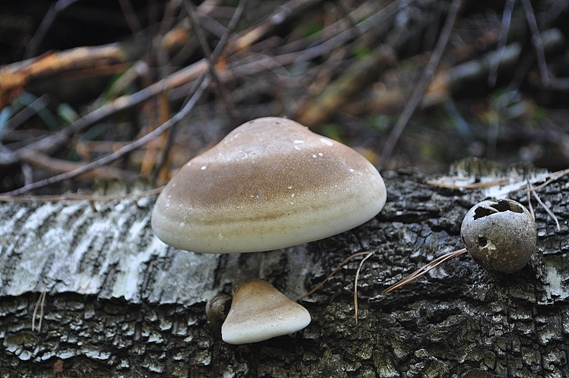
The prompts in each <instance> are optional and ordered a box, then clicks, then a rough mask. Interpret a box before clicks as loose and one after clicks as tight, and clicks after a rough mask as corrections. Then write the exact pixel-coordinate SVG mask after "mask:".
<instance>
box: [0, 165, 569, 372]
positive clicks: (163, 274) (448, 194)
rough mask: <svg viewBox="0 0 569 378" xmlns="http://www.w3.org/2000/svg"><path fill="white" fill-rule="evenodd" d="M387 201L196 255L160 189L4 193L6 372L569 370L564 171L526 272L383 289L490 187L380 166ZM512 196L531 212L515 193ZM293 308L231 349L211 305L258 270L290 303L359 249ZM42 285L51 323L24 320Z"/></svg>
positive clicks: (452, 267)
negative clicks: (269, 238)
mask: <svg viewBox="0 0 569 378" xmlns="http://www.w3.org/2000/svg"><path fill="white" fill-rule="evenodd" d="M384 178H385V181H386V185H387V188H388V202H387V204H386V206H385V208H384V209H383V210H382V212H381V213H380V214H379V215H378V216H377V217H376V218H375V219H372V220H371V221H369V222H367V223H366V224H364V225H362V226H360V227H358V228H356V229H354V230H351V231H348V232H346V233H343V234H340V235H337V236H334V237H331V238H328V239H325V240H321V241H318V242H314V243H309V244H306V245H301V246H297V247H293V248H287V249H285V250H279V251H273V252H267V253H251V254H234V255H203V254H195V253H191V252H186V251H181V250H176V249H174V248H170V247H168V246H166V245H165V244H163V243H162V242H160V241H159V240H158V239H157V238H156V237H155V236H154V234H153V232H152V229H151V227H150V216H151V210H152V207H153V204H154V200H155V196H154V197H144V198H138V199H123V200H114V201H105V202H100V201H95V202H89V201H59V202H47V203H43V202H32V203H20V202H5V203H1V204H0V218H1V220H0V235H1V236H0V238H1V240H0V274H1V276H0V376H2V377H16V376H17V377H45V376H56V375H57V376H66V377H78V376H88V377H109V376H129V377H131V376H145V377H153V376H171V377H222V376H223V377H491V376H498V377H505V376H511V377H536V376H543V377H564V376H569V367H568V363H567V360H568V350H567V349H568V343H567V338H568V336H569V335H568V334H569V302H568V298H569V259H568V254H569V239H568V233H569V225H568V222H569V219H568V218H569V216H568V214H569V209H568V206H569V200H568V198H569V195H568V194H569V180H568V179H567V177H561V178H560V179H559V180H557V181H554V182H552V183H550V184H549V185H547V186H546V187H545V188H543V189H540V190H539V191H538V194H539V196H540V198H541V199H542V200H543V202H545V203H546V204H548V206H549V207H550V208H551V210H552V211H553V212H554V213H555V215H556V216H557V218H558V220H559V222H560V227H561V228H560V230H558V229H557V228H556V225H555V222H554V221H553V220H552V218H550V217H549V216H548V214H547V213H546V211H545V210H544V209H543V208H542V207H539V206H538V205H537V203H536V202H535V201H534V202H533V207H534V209H535V212H536V222H537V227H538V247H537V250H536V253H535V254H534V256H533V257H532V259H531V261H530V262H529V263H528V265H527V266H526V267H525V268H523V269H522V270H521V271H520V272H517V273H514V274H509V275H502V274H496V273H491V272H488V271H486V270H484V269H483V268H481V267H479V266H478V265H477V264H476V263H474V262H473V261H472V260H471V259H470V257H469V256H468V255H462V256H460V257H458V258H455V259H453V260H451V261H449V262H447V263H445V264H444V265H443V266H442V267H441V268H439V269H436V270H434V271H432V272H431V273H430V274H428V275H427V276H425V277H423V278H421V279H419V280H418V281H417V282H414V283H411V284H409V285H408V286H406V287H404V288H402V289H400V290H397V291H395V292H393V293H390V294H382V291H383V290H384V289H385V288H387V287H388V286H389V285H391V284H393V283H395V282H396V281H397V280H399V279H401V278H402V277H404V276H405V275H407V274H409V273H411V272H412V271H413V270H415V269H417V268H418V267H420V266H423V265H425V264H426V263H428V262H429V261H431V260H433V259H434V258H435V257H438V256H440V255H442V254H444V253H447V252H451V251H453V250H457V249H460V248H462V247H463V245H462V243H461V241H460V226H461V222H462V218H463V217H464V215H465V214H466V212H467V210H468V209H469V208H470V207H471V206H472V205H474V204H475V203H477V202H478V201H480V200H481V199H483V197H484V196H485V195H486V194H485V193H487V192H483V191H481V190H457V189H448V188H441V187H437V186H433V185H429V184H427V183H426V181H425V177H423V176H421V175H419V174H417V173H413V172H398V173H393V172H390V173H386V174H384ZM511 198H513V199H515V200H518V201H519V202H522V203H524V204H526V205H527V195H526V193H525V192H524V191H518V192H515V193H513V194H512V195H511ZM361 251H370V252H374V254H373V255H372V256H371V257H370V258H369V259H368V260H367V261H366V262H365V263H364V264H363V266H362V270H361V273H360V275H359V283H358V298H359V322H358V324H356V323H355V321H354V302H353V290H354V278H355V274H356V270H357V268H358V266H359V264H360V261H361V257H357V258H355V259H354V260H352V261H351V262H349V263H348V264H347V265H345V266H344V267H342V268H341V269H340V270H339V271H338V272H337V274H336V275H335V276H333V277H332V278H331V279H330V280H329V281H328V282H326V283H325V284H324V285H323V287H322V288H321V289H320V290H318V291H317V292H316V293H315V294H313V295H311V296H309V297H308V298H307V299H305V300H304V301H302V302H301V303H302V304H303V305H304V306H305V307H306V308H307V309H308V310H309V311H310V313H311V315H312V323H311V324H310V325H309V326H308V327H307V328H306V329H304V330H303V331H300V332H297V333H295V334H293V335H290V336H283V337H279V338H276V339H272V340H268V341H265V342H260V343H256V344H250V345H240V346H234V345H228V344H225V343H224V342H222V341H221V339H220V336H219V329H218V328H217V327H215V326H213V325H212V323H210V322H208V321H207V318H206V314H205V304H206V302H207V301H208V300H210V299H211V298H212V297H214V296H215V295H216V294H218V293H228V294H230V293H231V291H232V290H233V288H234V287H235V286H236V285H237V284H239V283H241V282H243V281H245V280H248V279H254V278H263V279H266V280H268V281H270V282H271V283H273V284H274V285H275V286H276V287H277V288H278V289H280V290H281V291H282V292H284V293H285V294H286V295H288V296H289V297H291V298H293V299H297V298H299V297H300V296H301V295H302V294H304V293H306V292H307V291H308V290H310V289H311V288H313V287H314V286H315V285H317V284H318V283H320V282H321V281H322V280H323V279H324V278H325V277H326V276H327V275H328V274H329V273H330V272H331V271H332V269H333V268H334V267H335V266H336V265H337V264H338V263H339V262H341V261H342V260H344V259H345V258H346V257H348V256H349V255H351V254H352V253H355V252H361ZM42 292H45V293H46V297H45V305H44V307H43V316H42V325H41V330H39V331H38V330H37V326H38V322H39V314H40V313H41V312H42V309H41V308H40V307H41V306H40V307H38V309H37V314H36V319H35V327H36V328H35V329H32V316H33V313H34V309H35V308H36V302H37V301H38V298H39V297H40V294H41V293H42Z"/></svg>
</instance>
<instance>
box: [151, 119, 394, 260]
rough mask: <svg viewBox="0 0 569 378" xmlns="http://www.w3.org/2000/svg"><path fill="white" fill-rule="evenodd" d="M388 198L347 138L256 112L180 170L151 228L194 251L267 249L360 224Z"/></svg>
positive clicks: (166, 239) (376, 175)
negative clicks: (339, 138)
mask: <svg viewBox="0 0 569 378" xmlns="http://www.w3.org/2000/svg"><path fill="white" fill-rule="evenodd" d="M385 200H386V190H385V185H384V183H383V180H382V178H381V176H380V175H379V173H378V171H377V169H376V168H375V167H374V166H373V165H372V164H371V163H369V162H368V161H367V160H366V159H365V158H364V157H363V156H361V155H360V154H358V153H357V152H355V151H354V150H352V149H351V148H349V147H347V146H345V145H343V144H341V143H338V142H336V141H333V140H331V139H328V138H325V137H323V136H320V135H318V134H314V133H312V132H311V131H309V130H308V128H306V127H304V126H302V125H300V124H299V123H296V122H294V121H291V120H287V119H283V118H273V117H269V118H260V119H257V120H254V121H250V122H247V123H245V124H243V125H241V126H240V127H238V128H236V129H235V130H233V131H232V132H231V133H229V134H228V135H227V136H226V137H225V138H224V139H223V140H222V141H221V142H220V143H219V144H217V145H216V146H214V147H213V148H211V149H210V150H208V151H206V152H204V153H203V154H201V155H199V156H196V157H195V158H194V159H192V160H190V162H188V163H187V164H185V165H184V166H183V167H182V168H181V169H180V170H179V171H178V172H177V174H176V175H175V176H174V177H173V178H172V180H171V181H170V182H169V183H168V185H167V186H166V187H165V188H164V190H163V191H162V193H161V194H160V196H159V198H158V200H157V202H156V206H155V208H154V211H153V214H152V228H153V229H154V232H155V233H156V235H157V236H158V237H159V238H160V239H161V240H162V241H164V242H165V243H167V244H169V245H172V246H174V247H176V248H181V249H185V250H189V251H194V252H204V253H237V252H258V251H267V250H273V249H279V248H285V247H290V246H293V245H297V244H302V243H306V242H310V241H314V240H318V239H323V238H326V237H329V236H332V235H335V234H338V233H341V232H344V231H347V230H349V229H351V228H354V227H356V226H358V225H360V224H362V223H364V222H366V221H368V220H369V219H371V218H373V217H374V216H375V215H376V214H377V213H379V211H380V210H381V209H382V207H383V205H384V204H385Z"/></svg>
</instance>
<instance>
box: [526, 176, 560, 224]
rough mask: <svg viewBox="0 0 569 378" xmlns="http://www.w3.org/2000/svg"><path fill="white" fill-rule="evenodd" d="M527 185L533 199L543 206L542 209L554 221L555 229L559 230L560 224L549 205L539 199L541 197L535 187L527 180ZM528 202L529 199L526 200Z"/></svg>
mask: <svg viewBox="0 0 569 378" xmlns="http://www.w3.org/2000/svg"><path fill="white" fill-rule="evenodd" d="M528 187H529V190H530V192H531V193H532V194H533V197H534V198H535V200H536V201H537V202H538V203H539V204H540V205H541V207H543V209H544V210H545V211H546V212H547V214H549V216H550V217H551V218H553V220H554V221H555V225H556V226H557V231H561V226H560V225H559V220H558V219H557V217H556V216H555V214H553V211H551V209H550V208H549V206H547V205H546V204H545V203H543V201H542V200H541V198H539V196H538V195H537V193H536V191H535V189H534V188H533V186H532V185H531V183H529V182H528ZM528 203H529V200H528ZM534 218H535V217H534Z"/></svg>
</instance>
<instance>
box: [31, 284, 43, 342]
mask: <svg viewBox="0 0 569 378" xmlns="http://www.w3.org/2000/svg"><path fill="white" fill-rule="evenodd" d="M45 296H46V289H45V288H44V289H43V290H42V292H41V293H40V296H39V298H38V301H37V302H36V305H35V307H34V312H33V314H32V331H34V330H37V331H38V332H40V331H41V324H42V321H43V314H44V310H43V307H44V304H45ZM38 308H39V310H40V315H39V322H38V327H37V329H36V316H37V313H38Z"/></svg>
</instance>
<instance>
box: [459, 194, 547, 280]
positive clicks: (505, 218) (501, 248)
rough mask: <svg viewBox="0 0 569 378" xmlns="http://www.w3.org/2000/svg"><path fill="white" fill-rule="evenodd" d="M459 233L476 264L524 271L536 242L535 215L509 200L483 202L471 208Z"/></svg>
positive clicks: (509, 271)
mask: <svg viewBox="0 0 569 378" xmlns="http://www.w3.org/2000/svg"><path fill="white" fill-rule="evenodd" d="M460 233H461V238H462V241H463V242H464V244H465V245H466V250H467V251H468V253H469V254H470V256H471V257H472V259H473V260H474V261H476V262H477V263H478V264H480V265H481V266H482V267H484V268H486V269H488V270H494V271H497V272H503V273H512V272H516V271H518V270H520V269H521V268H523V267H524V266H525V265H526V264H527V262H528V261H529V259H530V257H531V255H532V254H533V252H534V251H535V245H536V241H537V231H536V225H535V221H534V219H533V217H532V215H531V214H530V212H529V211H528V210H527V209H526V208H525V207H524V206H523V205H521V204H520V203H518V202H516V201H513V200H510V199H504V200H495V201H494V200H488V201H483V202H480V203H479V204H477V205H475V206H474V207H472V208H471V209H470V210H469V211H468V213H467V214H466V216H465V217H464V220H463V222H462V227H461V230H460Z"/></svg>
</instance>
